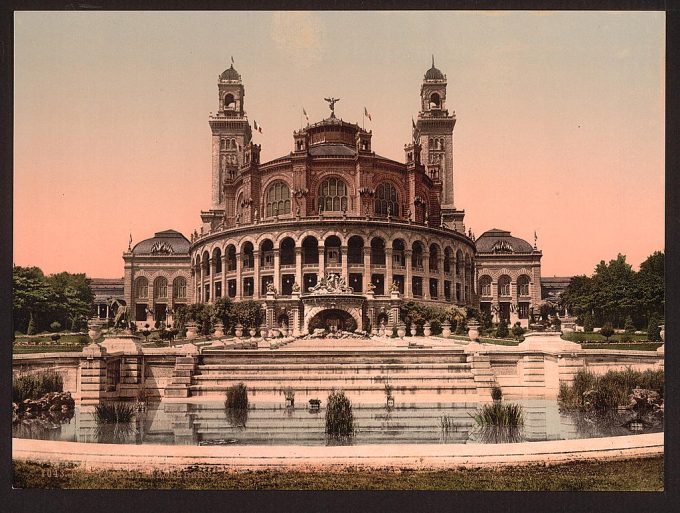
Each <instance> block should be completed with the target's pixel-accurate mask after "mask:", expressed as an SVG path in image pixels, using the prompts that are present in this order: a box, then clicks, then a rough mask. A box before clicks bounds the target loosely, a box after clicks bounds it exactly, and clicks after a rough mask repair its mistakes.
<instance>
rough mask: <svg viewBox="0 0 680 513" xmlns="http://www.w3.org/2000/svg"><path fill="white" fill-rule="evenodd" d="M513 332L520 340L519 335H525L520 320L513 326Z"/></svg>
mask: <svg viewBox="0 0 680 513" xmlns="http://www.w3.org/2000/svg"><path fill="white" fill-rule="evenodd" d="M512 334H513V336H514V337H515V339H516V340H519V337H521V336H522V335H524V328H522V325H521V324H520V323H519V322H516V323H515V325H514V326H513V327H512Z"/></svg>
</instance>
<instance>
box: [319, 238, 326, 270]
mask: <svg viewBox="0 0 680 513" xmlns="http://www.w3.org/2000/svg"><path fill="white" fill-rule="evenodd" d="M318 251H319V274H320V275H321V276H326V248H325V247H324V246H323V245H322V243H321V241H319V248H318Z"/></svg>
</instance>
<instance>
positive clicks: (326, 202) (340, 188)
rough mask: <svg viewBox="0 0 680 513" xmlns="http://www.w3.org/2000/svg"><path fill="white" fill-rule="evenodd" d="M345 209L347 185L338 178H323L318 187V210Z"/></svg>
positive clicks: (337, 210) (335, 210)
mask: <svg viewBox="0 0 680 513" xmlns="http://www.w3.org/2000/svg"><path fill="white" fill-rule="evenodd" d="M344 210H347V185H346V184H345V182H343V181H342V180H340V179H339V178H328V179H327V180H324V182H323V183H322V184H321V187H320V188H319V212H341V211H344Z"/></svg>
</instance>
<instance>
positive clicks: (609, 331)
mask: <svg viewBox="0 0 680 513" xmlns="http://www.w3.org/2000/svg"><path fill="white" fill-rule="evenodd" d="M613 334H614V328H613V326H612V324H611V323H610V322H606V323H605V324H604V326H602V328H601V329H600V335H602V336H603V337H604V338H606V339H607V342H609V337H611V336H612V335H613Z"/></svg>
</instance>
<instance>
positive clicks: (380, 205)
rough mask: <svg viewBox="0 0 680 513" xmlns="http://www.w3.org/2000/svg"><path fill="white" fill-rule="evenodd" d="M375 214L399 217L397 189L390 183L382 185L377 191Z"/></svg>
mask: <svg viewBox="0 0 680 513" xmlns="http://www.w3.org/2000/svg"><path fill="white" fill-rule="evenodd" d="M375 213H376V214H378V215H381V216H386V215H387V214H388V213H389V214H390V215H393V216H395V217H397V216H399V195H398V194H397V189H396V187H395V186H394V185H392V184H391V183H389V182H384V183H381V184H380V185H378V188H377V189H376V191H375Z"/></svg>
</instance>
